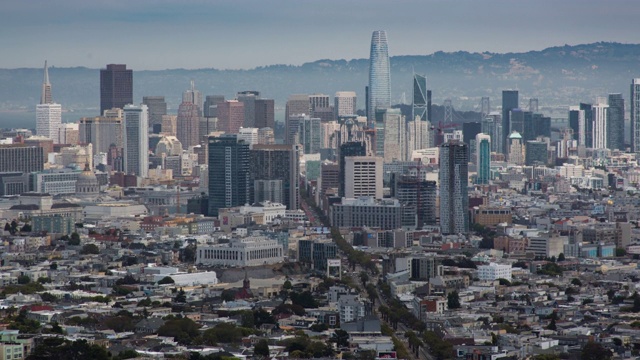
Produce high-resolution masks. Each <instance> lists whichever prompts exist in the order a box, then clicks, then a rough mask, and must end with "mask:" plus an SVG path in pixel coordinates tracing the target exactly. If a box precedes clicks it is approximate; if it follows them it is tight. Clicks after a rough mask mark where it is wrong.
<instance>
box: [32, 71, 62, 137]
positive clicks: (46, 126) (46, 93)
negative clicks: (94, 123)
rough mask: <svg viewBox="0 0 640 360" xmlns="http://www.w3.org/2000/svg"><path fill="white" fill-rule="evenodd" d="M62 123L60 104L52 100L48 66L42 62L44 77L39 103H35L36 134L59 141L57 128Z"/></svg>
mask: <svg viewBox="0 0 640 360" xmlns="http://www.w3.org/2000/svg"><path fill="white" fill-rule="evenodd" d="M61 123H62V106H61V105H60V104H56V103H54V102H53V98H52V96H51V83H50V82H49V68H48V67H47V62H46V61H45V62H44V78H43V81H42V92H41V94H40V104H38V105H36V134H37V135H39V136H44V137H46V138H49V139H51V140H53V142H54V143H55V144H59V143H60V139H59V129H60V125H61Z"/></svg>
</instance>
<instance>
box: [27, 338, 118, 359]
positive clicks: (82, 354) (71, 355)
mask: <svg viewBox="0 0 640 360" xmlns="http://www.w3.org/2000/svg"><path fill="white" fill-rule="evenodd" d="M50 359H70V360H76V359H78V360H79V359H91V360H110V359H111V355H110V354H109V352H107V350H106V349H105V348H103V347H102V346H99V345H91V344H89V343H88V342H87V341H86V340H76V341H73V342H71V341H69V340H65V339H63V338H58V337H54V338H44V339H43V340H42V342H40V343H39V344H38V346H36V347H35V348H34V349H33V351H32V353H31V355H29V356H27V358H26V360H50Z"/></svg>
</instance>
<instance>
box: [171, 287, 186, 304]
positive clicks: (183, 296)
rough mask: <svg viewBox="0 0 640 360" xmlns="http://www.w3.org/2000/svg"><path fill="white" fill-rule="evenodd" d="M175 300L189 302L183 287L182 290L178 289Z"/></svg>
mask: <svg viewBox="0 0 640 360" xmlns="http://www.w3.org/2000/svg"><path fill="white" fill-rule="evenodd" d="M173 300H174V301H175V302H178V303H186V302H187V295H186V294H185V292H184V290H182V288H180V290H178V294H177V295H176V297H175V298H174V299H173Z"/></svg>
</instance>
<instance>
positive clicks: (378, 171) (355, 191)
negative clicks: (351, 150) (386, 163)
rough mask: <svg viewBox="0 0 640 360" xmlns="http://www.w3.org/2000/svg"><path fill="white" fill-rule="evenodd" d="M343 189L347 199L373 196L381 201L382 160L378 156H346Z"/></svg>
mask: <svg viewBox="0 0 640 360" xmlns="http://www.w3.org/2000/svg"><path fill="white" fill-rule="evenodd" d="M344 161H345V165H344V169H345V182H344V185H345V189H344V196H345V197H347V198H359V197H362V196H373V197H375V198H376V199H382V190H383V189H382V158H381V157H378V156H347V157H345V158H344Z"/></svg>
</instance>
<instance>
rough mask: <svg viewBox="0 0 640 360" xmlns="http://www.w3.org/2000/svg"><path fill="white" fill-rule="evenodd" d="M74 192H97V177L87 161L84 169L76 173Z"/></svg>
mask: <svg viewBox="0 0 640 360" xmlns="http://www.w3.org/2000/svg"><path fill="white" fill-rule="evenodd" d="M76 192H77V193H79V194H87V193H91V194H95V193H98V192H99V185H98V178H97V177H96V174H94V173H93V171H91V168H90V167H89V163H88V162H87V163H86V164H85V166H84V170H83V171H82V172H81V173H80V175H78V180H77V181H76Z"/></svg>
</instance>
